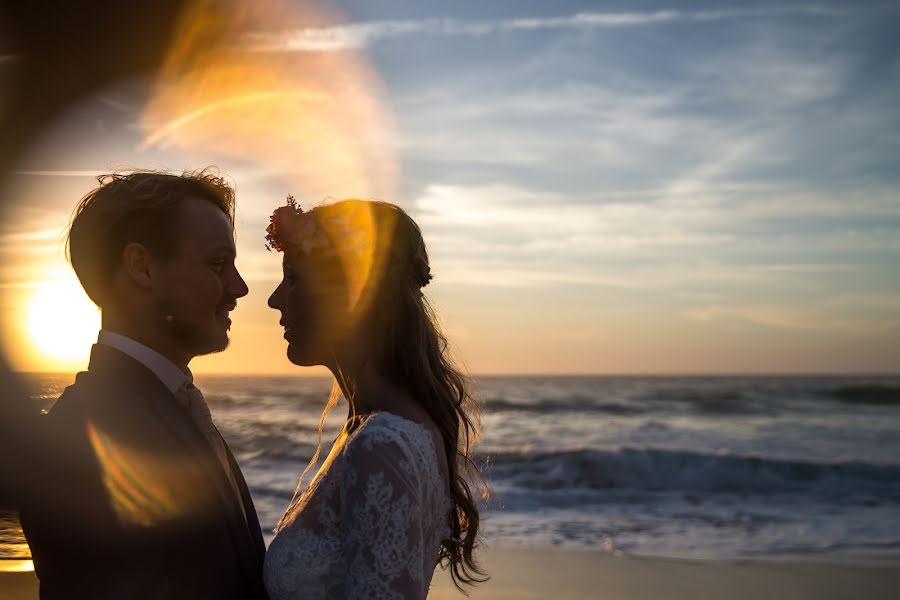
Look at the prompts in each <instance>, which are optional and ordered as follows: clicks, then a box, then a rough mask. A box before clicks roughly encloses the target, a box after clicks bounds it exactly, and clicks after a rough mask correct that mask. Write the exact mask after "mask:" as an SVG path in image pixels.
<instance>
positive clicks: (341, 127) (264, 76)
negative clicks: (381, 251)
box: [140, 0, 395, 200]
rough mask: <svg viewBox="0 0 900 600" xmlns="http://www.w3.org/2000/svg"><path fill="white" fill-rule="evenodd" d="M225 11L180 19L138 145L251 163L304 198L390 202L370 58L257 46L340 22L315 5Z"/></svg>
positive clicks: (383, 130) (207, 10)
mask: <svg viewBox="0 0 900 600" xmlns="http://www.w3.org/2000/svg"><path fill="white" fill-rule="evenodd" d="M219 4H220V3H217V2H212V1H210V0H201V1H196V2H194V3H192V4H191V5H190V6H189V7H188V8H187V9H186V10H185V12H184V14H183V17H182V19H181V24H180V25H179V27H178V29H176V32H175V35H173V40H175V41H174V43H173V46H172V47H171V49H170V51H169V53H168V55H167V58H166V60H165V61H164V63H163V66H162V68H161V70H160V72H159V75H158V78H157V80H156V82H155V86H154V92H153V94H152V97H151V98H150V100H149V102H148V103H147V105H146V108H145V110H144V112H143V115H142V117H141V119H140V127H141V131H142V133H143V136H144V140H143V144H142V146H143V147H144V148H149V147H160V148H166V149H178V150H183V151H192V152H200V153H202V154H203V155H205V156H212V155H218V156H223V157H228V158H232V159H236V160H239V161H242V162H249V163H250V164H251V166H255V167H259V168H260V169H261V170H262V171H263V172H268V173H276V174H278V175H279V179H281V180H283V181H286V182H288V183H289V184H290V185H292V186H294V189H291V190H289V191H291V192H293V193H295V194H297V195H301V196H302V197H313V198H322V197H325V196H333V197H350V196H362V197H372V196H382V197H383V196H392V195H393V193H394V189H393V186H394V178H395V164H394V159H393V156H392V152H391V150H390V143H391V139H390V135H389V132H390V119H389V117H388V114H387V111H386V110H385V109H384V108H383V107H382V105H381V102H380V96H381V91H380V84H379V82H378V79H377V77H376V76H375V75H374V73H373V71H372V70H371V69H370V68H369V66H368V64H367V62H366V60H365V58H364V57H363V56H362V55H361V54H359V53H357V52H348V51H314V52H310V51H305V52H301V51H296V50H295V49H292V48H290V47H289V46H287V45H278V44H274V45H273V44H261V43H260V40H262V39H266V38H273V39H277V38H279V37H283V35H281V34H283V32H284V31H287V30H295V29H309V28H316V27H322V26H326V25H334V24H335V23H336V21H337V19H336V18H335V17H334V16H333V15H326V13H325V11H324V10H323V9H321V8H319V7H318V6H317V5H315V4H313V3H299V4H292V5H288V4H287V3H279V2H266V3H251V2H249V1H241V2H237V3H236V4H234V5H233V6H232V5H231V4H229V7H228V10H222V7H221V6H220V5H219ZM273 200H274V199H273Z"/></svg>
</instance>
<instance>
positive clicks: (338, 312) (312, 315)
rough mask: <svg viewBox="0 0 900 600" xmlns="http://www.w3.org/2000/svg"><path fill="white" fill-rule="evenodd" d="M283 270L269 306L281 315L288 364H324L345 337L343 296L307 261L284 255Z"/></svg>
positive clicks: (334, 283) (339, 290)
mask: <svg viewBox="0 0 900 600" xmlns="http://www.w3.org/2000/svg"><path fill="white" fill-rule="evenodd" d="M282 268H283V271H284V276H283V279H282V280H281V283H280V284H279V285H278V287H277V288H275V291H274V292H272V295H271V296H270V297H269V306H270V307H271V308H274V309H275V310H278V311H280V312H281V319H280V320H279V323H280V324H281V326H282V327H284V338H285V339H286V340H287V342H288V348H287V356H288V360H290V361H291V362H292V363H294V364H296V365H301V366H310V365H321V364H327V363H328V362H329V361H330V360H333V358H334V357H333V355H334V351H335V347H336V346H337V345H338V344H340V343H341V342H342V341H343V339H344V338H345V336H346V333H347V332H346V329H347V323H346V321H347V319H346V313H347V311H346V294H345V293H344V292H343V288H342V286H341V285H339V284H338V283H336V282H331V283H330V282H329V279H331V278H329V277H326V276H325V270H324V269H323V268H322V267H321V266H317V265H316V264H315V263H314V261H312V260H310V259H309V258H305V257H294V256H291V255H288V254H285V257H284V260H283V261H282Z"/></svg>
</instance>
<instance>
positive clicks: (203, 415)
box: [175, 381, 246, 518]
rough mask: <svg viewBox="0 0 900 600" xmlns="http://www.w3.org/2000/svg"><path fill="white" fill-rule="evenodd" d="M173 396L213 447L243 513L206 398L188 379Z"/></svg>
mask: <svg viewBox="0 0 900 600" xmlns="http://www.w3.org/2000/svg"><path fill="white" fill-rule="evenodd" d="M175 396H176V397H177V398H178V400H179V401H180V402H181V403H182V405H184V407H185V408H187V409H188V411H189V412H190V414H191V419H192V420H193V421H194V424H195V425H196V426H197V429H199V430H200V433H202V434H203V437H204V438H206V441H207V443H208V444H209V445H210V447H211V448H212V449H213V452H214V453H215V455H216V458H217V459H218V461H219V464H220V465H221V466H222V469H224V471H225V475H226V476H227V477H228V482H229V483H230V484H231V489H232V491H233V492H234V495H235V498H236V499H237V501H238V505H239V506H240V507H241V512H242V513H243V511H244V503H243V502H241V494H240V491H239V490H238V485H237V481H235V479H234V475H233V474H232V472H231V465H230V464H229V462H228V452H227V451H226V450H225V442H224V440H222V436H221V435H219V430H218V429H216V425H215V423H213V420H212V415H211V414H210V413H209V406H208V405H207V404H206V399H205V398H204V397H203V394H202V393H201V392H200V390H199V389H197V386H195V385H194V384H193V383H192V382H190V381H189V382H187V383H185V384H184V385H183V386H182V387H181V388H180V389H179V390H178V392H177V393H176V394H175ZM244 517H245V518H246V515H244Z"/></svg>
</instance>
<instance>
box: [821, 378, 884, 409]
mask: <svg viewBox="0 0 900 600" xmlns="http://www.w3.org/2000/svg"><path fill="white" fill-rule="evenodd" d="M831 395H832V396H834V397H835V398H837V399H838V400H841V401H842V402H846V403H848V404H867V405H873V406H900V386H895V385H884V384H878V383H869V384H860V385H846V386H843V387H839V388H837V389H835V390H832V391H831Z"/></svg>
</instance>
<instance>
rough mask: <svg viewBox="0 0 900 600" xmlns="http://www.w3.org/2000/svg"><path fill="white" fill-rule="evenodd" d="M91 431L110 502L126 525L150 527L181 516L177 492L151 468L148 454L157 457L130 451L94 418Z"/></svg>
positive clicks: (120, 520) (91, 440) (88, 429)
mask: <svg viewBox="0 0 900 600" xmlns="http://www.w3.org/2000/svg"><path fill="white" fill-rule="evenodd" d="M87 435H88V439H89V440H90V442H91V447H92V448H93V449H94V454H95V455H96V456H97V461H98V462H99V464H100V468H101V470H102V473H103V485H104V487H105V488H106V493H107V495H108V496H109V500H110V505H111V506H112V508H113V511H114V512H115V513H116V516H117V517H118V519H119V522H120V523H122V525H124V526H138V527H150V526H152V525H155V524H158V523H161V522H162V521H166V520H171V519H173V518H175V517H177V516H178V514H179V511H178V509H177V508H176V505H175V498H174V494H173V493H172V491H171V490H168V489H166V488H165V487H164V486H163V485H162V483H161V482H160V481H159V480H156V481H154V480H155V479H156V478H154V477H153V471H151V470H150V469H149V468H148V467H149V466H150V465H148V464H147V460H146V458H150V459H153V457H143V456H139V455H135V453H133V452H129V451H128V448H127V447H124V446H122V445H121V444H117V443H116V442H115V441H114V440H112V439H111V438H110V437H109V436H107V435H105V434H104V433H103V432H101V431H100V430H98V429H97V427H95V426H94V424H93V423H91V422H89V423H88V424H87ZM154 470H155V469H154Z"/></svg>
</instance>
